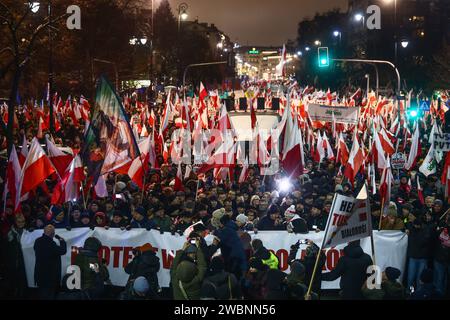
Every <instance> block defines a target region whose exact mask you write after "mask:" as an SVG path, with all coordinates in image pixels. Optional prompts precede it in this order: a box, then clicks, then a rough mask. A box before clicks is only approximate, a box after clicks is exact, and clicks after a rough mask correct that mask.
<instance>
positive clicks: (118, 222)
mask: <svg viewBox="0 0 450 320" xmlns="http://www.w3.org/2000/svg"><path fill="white" fill-rule="evenodd" d="M108 226H109V228H120V229H122V230H123V229H125V227H126V222H125V220H124V219H123V215H122V213H121V212H120V211H119V210H114V213H113V215H112V220H111V221H110V222H109V225H108Z"/></svg>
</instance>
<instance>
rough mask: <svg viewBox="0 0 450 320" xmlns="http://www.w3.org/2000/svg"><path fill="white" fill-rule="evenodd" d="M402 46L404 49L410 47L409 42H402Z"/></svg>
mask: <svg viewBox="0 0 450 320" xmlns="http://www.w3.org/2000/svg"><path fill="white" fill-rule="evenodd" d="M400 44H401V45H402V47H403V48H406V47H407V46H408V45H409V41H407V40H402V41H401V42H400Z"/></svg>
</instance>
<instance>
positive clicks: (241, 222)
mask: <svg viewBox="0 0 450 320" xmlns="http://www.w3.org/2000/svg"><path fill="white" fill-rule="evenodd" d="M247 223H248V217H247V216H246V215H245V214H242V213H241V214H239V215H238V216H237V217H236V224H237V226H238V228H239V230H241V231H250V230H253V228H251V229H249V228H247Z"/></svg>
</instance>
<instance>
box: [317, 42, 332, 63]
mask: <svg viewBox="0 0 450 320" xmlns="http://www.w3.org/2000/svg"><path fill="white" fill-rule="evenodd" d="M317 52H318V58H319V67H320V68H325V67H329V66H330V57H329V55H328V47H319V48H318V49H317Z"/></svg>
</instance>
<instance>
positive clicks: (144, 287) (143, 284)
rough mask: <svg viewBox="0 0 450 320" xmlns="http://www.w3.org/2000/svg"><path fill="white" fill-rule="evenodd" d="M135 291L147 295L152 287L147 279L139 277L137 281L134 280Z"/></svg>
mask: <svg viewBox="0 0 450 320" xmlns="http://www.w3.org/2000/svg"><path fill="white" fill-rule="evenodd" d="M133 289H134V291H136V292H137V293H140V294H146V293H147V292H148V290H149V289H150V285H149V284H148V281H147V279H145V277H137V278H136V280H134V283H133Z"/></svg>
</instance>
